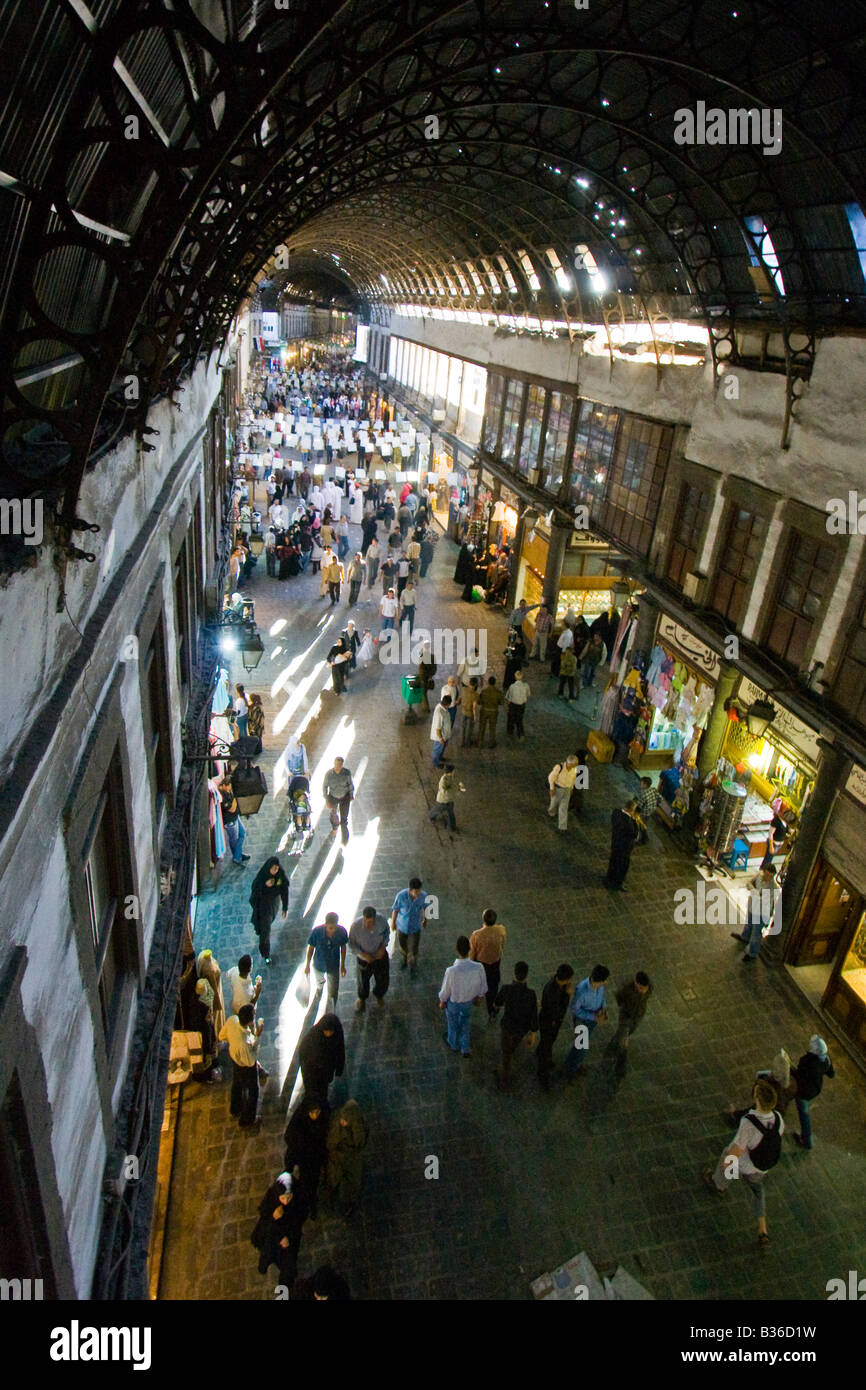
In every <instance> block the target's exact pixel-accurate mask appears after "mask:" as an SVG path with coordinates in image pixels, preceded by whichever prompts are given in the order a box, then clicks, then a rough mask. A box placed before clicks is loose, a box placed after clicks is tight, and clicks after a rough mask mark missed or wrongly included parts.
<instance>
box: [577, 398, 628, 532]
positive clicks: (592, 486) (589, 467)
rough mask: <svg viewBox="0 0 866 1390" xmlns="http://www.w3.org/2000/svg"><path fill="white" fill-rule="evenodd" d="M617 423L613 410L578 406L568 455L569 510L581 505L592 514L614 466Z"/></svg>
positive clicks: (592, 403)
mask: <svg viewBox="0 0 866 1390" xmlns="http://www.w3.org/2000/svg"><path fill="white" fill-rule="evenodd" d="M619 420H620V413H619V411H618V410H614V409H613V407H612V406H609V405H598V404H597V403H596V402H595V401H581V402H580V415H579V417H578V421H577V425H576V427H575V432H574V448H573V450H572V455H571V501H572V506H575V507H576V506H578V505H581V504H584V505H587V506H589V508H590V511H591V512H593V513H594V512H595V509H596V505H597V502H598V499H600V498H601V497H602V496H603V494H604V487H605V483H606V481H607V474H608V470H609V468H610V466H611V464H612V462H613V455H614V449H615V447H616V435H617V430H618V429H619Z"/></svg>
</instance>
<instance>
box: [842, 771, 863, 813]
mask: <svg viewBox="0 0 866 1390" xmlns="http://www.w3.org/2000/svg"><path fill="white" fill-rule="evenodd" d="M845 790H846V792H847V793H848V795H849V796H853V797H854V800H855V801H859V802H861V803H862V804H863V805H864V806H866V767H857V766H854V767H852V769H851V771H850V772H849V774H848V781H847V782H846V783H845Z"/></svg>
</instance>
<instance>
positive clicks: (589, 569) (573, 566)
mask: <svg viewBox="0 0 866 1390" xmlns="http://www.w3.org/2000/svg"><path fill="white" fill-rule="evenodd" d="M507 491H508V489H507V488H503V489H502V495H503V497H504V496H505V494H506V492H507ZM549 547H550V530H549V528H548V526H547V524H546V523H545V522H544V521H539V522H536V524H535V526H534V527H533V528H532V529H531V530H529V531H527V534H526V537H525V539H524V542H523V547H522V549H521V552H520V557H519V560H518V578H517V591H516V592H517V595H518V597H520V598H525V599H526V602H527V603H528V604H529V606H530V608H531V607H532V605H533V604H536V603H541V600H542V595H543V593H544V581H545V576H546V573H547V563H548V552H549ZM609 553H610V546H609V545H608V543H607V541H596V540H593V539H592V538H591V537H588V536H586V535H582V536H581V537H580V539H576V540H575V541H574V542H573V543H572V544H571V545H569V547H568V548H567V550H566V552H565V555H564V557H563V562H562V572H561V575H560V581H559V587H558V589H557V595H556V612H555V613H554V615H553V618H554V632H559V631H561V630H562V628H563V627H564V626H565V617H566V614H567V613H572V614H574V616H575V617H576V618H577V617H583V618H585V619H586V621H587V623H592V622H594V620H595V619H596V618H598V617H600V616H601V614H602V613H608V612H610V609H611V607H612V605H613V601H614V595H613V587H612V586H613V583H614V581H615V580H616V579H618V578H619V574H618V571H616V570H614V569H612V568H611V566H610V565H609V564H608V563H607V556H608V554H609ZM526 631H527V632H528V633H529V635H530V637H533V636H534V633H535V624H534V622H533V617H532V614H530V616H529V618H528V619H527V624H526Z"/></svg>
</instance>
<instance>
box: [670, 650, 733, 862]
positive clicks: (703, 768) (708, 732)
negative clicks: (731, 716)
mask: <svg viewBox="0 0 866 1390" xmlns="http://www.w3.org/2000/svg"><path fill="white" fill-rule="evenodd" d="M739 675H740V673H739V671H738V670H737V668H736V666H731V665H729V664H728V663H727V662H723V663H722V666H721V668H720V670H719V677H718V680H717V682H716V693H715V697H714V699H713V703H712V708H711V709H710V713H709V715H708V716H707V726H706V728H705V729H704V732H703V734H702V735H701V741H700V743H699V744H698V760H697V773H698V779H699V782H703V780H704V778H705V777H709V775H710V773H711V772H712V771H714V769H715V766H716V763H717V762H718V760H719V756H720V754H721V751H722V745H723V743H724V741H725V734H726V733H727V729H728V714H727V711H726V709H725V701H726V700H729V699H730V698H731V696H732V695H733V693H734V687H735V685H736V684H737V680H738V679H739ZM700 803H701V794H700V791H699V788H698V787H693V788H692V794H691V799H690V801H689V809H688V811H687V812H686V814H685V815H684V816H683V821H682V826H683V830H685V831H690V832H691V833H692V834H694V832H695V830H696V829H697V825H698V820H699V819H700V817H699V814H698V811H699V807H700Z"/></svg>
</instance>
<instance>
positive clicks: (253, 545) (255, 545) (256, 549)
mask: <svg viewBox="0 0 866 1390" xmlns="http://www.w3.org/2000/svg"><path fill="white" fill-rule="evenodd" d="M264 548H265V538H264V536H263V535H262V533H261V531H253V532H251V533H250V554H251V555H261V553H262V551H263V550H264Z"/></svg>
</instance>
